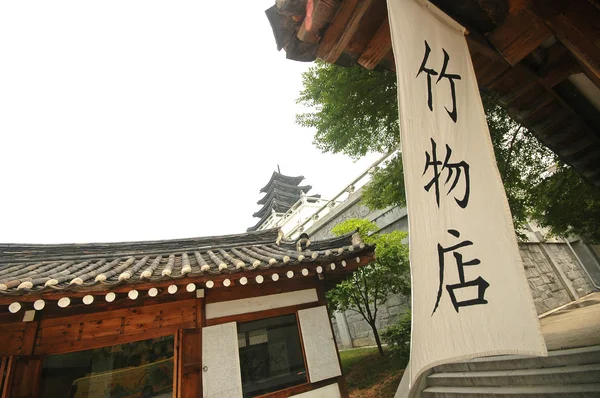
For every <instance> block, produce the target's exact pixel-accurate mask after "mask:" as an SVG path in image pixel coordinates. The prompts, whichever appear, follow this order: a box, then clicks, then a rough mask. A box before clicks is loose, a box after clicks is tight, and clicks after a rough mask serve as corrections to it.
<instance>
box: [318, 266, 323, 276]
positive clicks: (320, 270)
mask: <svg viewBox="0 0 600 398" xmlns="http://www.w3.org/2000/svg"><path fill="white" fill-rule="evenodd" d="M317 272H318V273H319V274H320V273H322V272H323V267H321V266H320V265H319V266H318V267H317Z"/></svg>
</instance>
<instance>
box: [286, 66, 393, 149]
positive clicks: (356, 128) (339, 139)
mask: <svg viewBox="0 0 600 398" xmlns="http://www.w3.org/2000/svg"><path fill="white" fill-rule="evenodd" d="M302 82H303V84H304V90H302V91H301V92H300V97H299V98H298V101H297V102H298V103H300V104H303V105H306V106H308V107H310V108H312V109H313V112H308V113H303V114H300V115H297V117H296V122H297V123H298V124H300V125H301V126H304V127H312V128H315V129H316V131H317V132H316V134H315V139H314V143H315V145H316V146H317V147H318V148H319V149H321V150H322V151H323V152H333V153H338V152H342V153H345V154H347V155H349V156H351V157H353V158H355V159H357V158H359V157H361V156H364V155H365V154H366V153H367V152H385V151H388V150H389V148H396V147H397V146H398V142H399V137H398V105H397V101H396V75H395V74H394V73H392V72H375V71H368V70H366V69H363V68H359V67H353V68H341V67H336V66H331V65H328V64H325V63H323V62H316V64H315V66H313V67H311V68H310V69H309V70H308V71H307V72H306V73H304V74H303V75H302ZM382 104H384V106H382Z"/></svg>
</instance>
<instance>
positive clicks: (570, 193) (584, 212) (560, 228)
mask: <svg viewBox="0 0 600 398" xmlns="http://www.w3.org/2000/svg"><path fill="white" fill-rule="evenodd" d="M532 203H533V204H534V206H533V210H532V214H533V217H534V218H535V219H536V220H537V222H538V223H539V224H540V225H542V226H545V227H549V228H550V232H551V233H553V234H555V235H559V236H569V235H580V236H583V237H584V238H585V239H586V240H588V241H589V242H590V243H600V187H595V186H592V185H590V184H588V183H586V182H585V181H584V180H583V179H582V178H581V176H579V174H577V173H576V172H574V171H573V169H572V168H570V167H568V166H565V165H558V166H557V170H556V172H554V173H553V174H552V175H551V176H549V177H548V178H546V179H544V180H543V181H542V183H540V184H539V185H538V186H537V187H536V189H535V190H534V193H533V200H532ZM566 209H568V211H566Z"/></svg>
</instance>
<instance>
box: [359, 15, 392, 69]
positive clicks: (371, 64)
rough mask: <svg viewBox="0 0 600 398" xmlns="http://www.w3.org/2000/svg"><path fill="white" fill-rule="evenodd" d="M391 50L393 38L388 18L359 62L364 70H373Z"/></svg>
mask: <svg viewBox="0 0 600 398" xmlns="http://www.w3.org/2000/svg"><path fill="white" fill-rule="evenodd" d="M391 49H392V36H391V33H390V21H389V20H388V19H387V18H386V19H385V20H384V21H383V23H382V24H381V26H380V27H379V29H377V32H376V33H375V36H373V38H372V39H371V41H370V42H369V45H368V46H367V49H366V50H365V51H364V52H363V53H362V55H361V56H360V58H359V59H358V61H357V62H358V64H359V65H361V66H363V67H364V68H366V69H369V70H372V69H374V68H375V67H376V66H377V64H379V62H381V60H382V59H383V58H384V57H385V56H386V55H387V53H389V52H390V50H391Z"/></svg>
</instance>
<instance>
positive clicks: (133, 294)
mask: <svg viewBox="0 0 600 398" xmlns="http://www.w3.org/2000/svg"><path fill="white" fill-rule="evenodd" d="M139 295H140V294H139V293H138V291H137V290H135V289H133V290H130V291H129V293H127V297H129V298H130V299H132V300H135V299H137V298H138V296H139Z"/></svg>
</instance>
